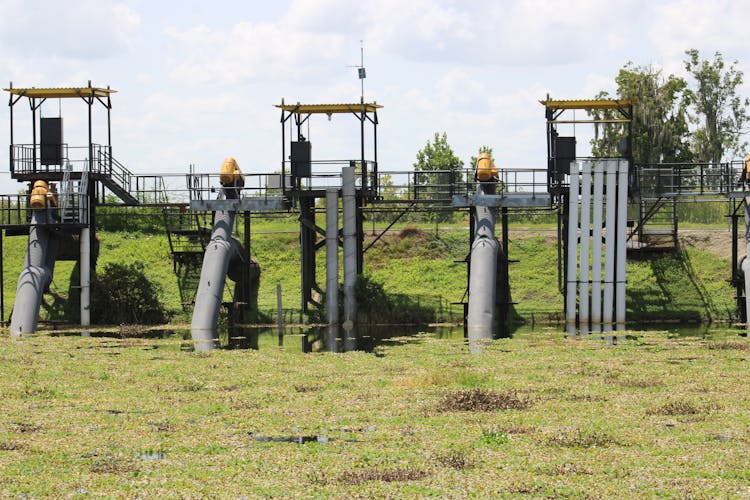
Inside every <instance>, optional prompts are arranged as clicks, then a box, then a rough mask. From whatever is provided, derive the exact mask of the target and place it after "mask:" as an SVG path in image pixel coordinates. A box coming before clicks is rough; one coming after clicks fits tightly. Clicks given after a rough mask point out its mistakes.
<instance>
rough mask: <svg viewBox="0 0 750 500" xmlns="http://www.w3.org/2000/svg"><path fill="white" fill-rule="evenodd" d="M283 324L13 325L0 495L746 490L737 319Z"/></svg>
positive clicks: (2, 373) (747, 404)
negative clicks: (251, 327) (543, 324)
mask: <svg viewBox="0 0 750 500" xmlns="http://www.w3.org/2000/svg"><path fill="white" fill-rule="evenodd" d="M274 343H275V339H274V338H273V337H269V338H262V339H261V341H260V349H259V350H234V351H224V350H219V351H212V352H209V353H194V352H186V351H184V350H183V347H182V341H181V340H180V339H175V340H170V339H166V340H149V339H112V338H109V339H107V338H81V337H53V336H48V335H39V336H36V337H33V338H30V339H25V340H22V341H11V340H9V339H8V338H7V337H6V336H4V337H2V338H0V377H1V378H2V380H3V383H2V384H1V385H0V395H1V396H2V400H3V411H2V412H0V496H3V497H22V498H31V497H34V498H39V497H70V498H83V497H89V496H94V497H99V496H106V497H139V498H154V497H180V498H185V497H201V496H206V497H221V498H227V497H229V498H263V497H268V498H270V497H273V498H373V497H376V498H394V497H398V498H423V497H443V498H466V497H476V498H487V497H501V498H561V497H562V498H622V497H624V496H630V497H634V498H644V497H645V498H649V497H667V498H744V497H747V496H748V495H750V472H748V471H750V454H748V453H747V450H748V443H750V430H749V429H750V417H749V415H750V392H748V391H747V383H746V381H747V379H748V377H749V376H750V363H749V362H750V351H749V350H748V340H747V339H746V338H740V337H737V334H736V332H734V331H723V332H717V333H715V336H713V337H711V338H701V337H671V336H668V335H666V334H665V333H664V332H645V333H643V332H641V333H638V334H637V337H629V339H628V340H625V341H621V342H620V343H619V344H618V345H616V346H612V345H610V344H609V343H606V342H603V341H598V340H585V341H583V340H566V339H564V337H563V335H562V334H561V333H560V332H559V331H558V330H556V329H543V330H536V331H533V332H523V333H519V334H517V335H516V336H515V337H514V338H512V339H507V340H501V341H498V342H496V343H495V344H494V345H493V346H491V347H490V348H489V350H488V351H486V352H485V353H483V354H478V355H472V354H469V353H468V352H467V350H466V348H465V347H464V346H463V344H462V342H460V341H458V340H455V341H454V340H446V339H442V340H438V339H435V338H433V337H431V336H426V335H423V336H418V337H412V338H408V339H407V338H404V339H401V340H396V341H392V342H390V343H388V344H387V345H384V346H381V347H379V348H377V350H376V351H375V353H373V354H367V353H363V352H352V353H347V354H330V353H320V354H302V353H300V352H295V351H294V350H284V349H278V348H276V347H274V345H273V344H274ZM304 437H309V438H310V439H312V442H307V443H304V444H297V443H295V442H289V439H290V438H296V439H299V440H302V439H303V438H304ZM274 439H276V440H277V441H274Z"/></svg>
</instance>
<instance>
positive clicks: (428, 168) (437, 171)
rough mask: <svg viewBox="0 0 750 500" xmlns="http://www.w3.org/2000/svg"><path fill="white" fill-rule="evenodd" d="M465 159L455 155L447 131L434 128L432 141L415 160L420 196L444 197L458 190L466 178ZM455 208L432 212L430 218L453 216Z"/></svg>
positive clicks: (438, 218) (441, 219)
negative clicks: (464, 170) (440, 132)
mask: <svg viewBox="0 0 750 500" xmlns="http://www.w3.org/2000/svg"><path fill="white" fill-rule="evenodd" d="M463 166H464V162H463V161H461V159H460V158H459V157H458V156H456V154H455V153H454V152H453V150H452V149H451V147H450V145H449V144H448V135H447V134H446V133H445V132H443V133H442V135H441V134H439V133H438V132H435V137H434V138H433V140H432V142H430V141H428V142H427V144H425V146H424V148H422V149H420V150H419V151H418V152H417V161H416V162H415V163H414V171H415V179H414V182H415V184H416V185H415V189H414V192H415V194H416V195H417V197H419V198H422V199H433V200H445V199H449V198H450V197H451V195H453V194H454V193H455V192H457V191H458V189H457V187H458V186H459V185H460V184H461V183H462V182H463V172H462V169H463ZM451 217H452V211H450V210H445V211H438V212H430V214H428V217H427V218H428V219H431V220H434V221H435V222H441V221H446V220H450V219H451Z"/></svg>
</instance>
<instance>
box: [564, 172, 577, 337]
mask: <svg viewBox="0 0 750 500" xmlns="http://www.w3.org/2000/svg"><path fill="white" fill-rule="evenodd" d="M567 248H568V256H567V259H568V262H567V268H568V271H567V280H566V282H565V291H566V297H565V299H566V301H565V324H566V329H567V333H568V335H571V336H572V335H575V334H576V291H577V290H576V284H577V280H576V270H577V268H578V163H577V162H571V163H570V189H569V191H568V240H567Z"/></svg>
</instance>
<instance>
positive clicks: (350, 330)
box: [341, 167, 357, 339]
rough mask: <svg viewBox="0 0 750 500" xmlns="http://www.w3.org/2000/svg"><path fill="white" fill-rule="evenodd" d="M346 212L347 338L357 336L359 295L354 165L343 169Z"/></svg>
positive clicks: (345, 318)
mask: <svg viewBox="0 0 750 500" xmlns="http://www.w3.org/2000/svg"><path fill="white" fill-rule="evenodd" d="M341 181H342V198H343V212H344V214H343V215H344V323H343V327H344V330H345V331H346V336H347V339H354V338H356V332H355V323H356V321H357V297H356V296H355V294H354V284H355V282H356V281H357V193H356V188H355V184H354V182H355V172H354V167H344V168H342V169H341Z"/></svg>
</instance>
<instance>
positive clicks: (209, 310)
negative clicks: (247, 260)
mask: <svg viewBox="0 0 750 500" xmlns="http://www.w3.org/2000/svg"><path fill="white" fill-rule="evenodd" d="M234 216H235V212H233V211H220V212H216V215H215V217H214V227H213V230H212V232H211V241H209V243H208V245H207V246H206V253H205V254H204V255H203V266H202V267H201V277H200V281H199V282H198V291H197V293H196V296H195V308H194V309H193V318H192V322H191V325H190V334H191V336H192V338H193V340H194V341H195V342H196V349H199V346H200V347H202V348H205V349H210V348H211V347H216V345H213V344H217V343H218V333H217V330H216V325H217V323H218V321H219V313H220V311H221V302H222V297H223V295H224V285H225V283H226V278H227V273H228V271H229V265H230V261H231V260H232V257H233V256H239V255H240V251H239V250H240V248H241V247H240V245H239V242H238V241H237V240H235V239H234V238H232V226H233V224H234Z"/></svg>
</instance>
